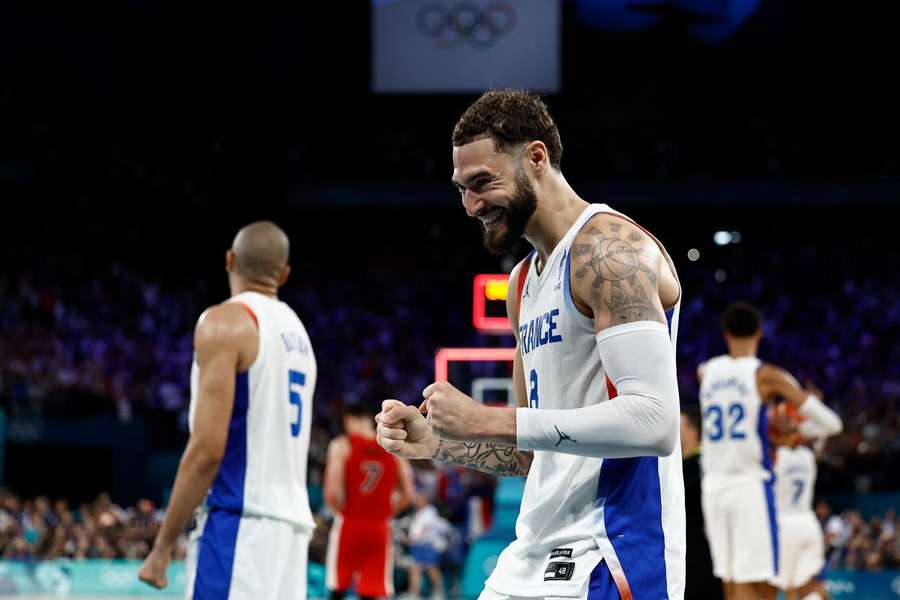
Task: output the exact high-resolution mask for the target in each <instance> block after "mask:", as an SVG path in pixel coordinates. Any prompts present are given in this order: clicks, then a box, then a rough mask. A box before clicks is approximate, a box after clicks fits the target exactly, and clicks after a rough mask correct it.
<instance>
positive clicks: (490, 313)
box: [472, 273, 510, 333]
mask: <svg viewBox="0 0 900 600" xmlns="http://www.w3.org/2000/svg"><path fill="white" fill-rule="evenodd" d="M508 287H509V275H507V274H506V273H502V274H499V275H498V274H485V273H483V274H481V275H476V276H475V280H474V283H473V285H472V325H474V326H475V329H477V330H478V331H481V332H484V333H510V326H509V319H508V318H507V317H506V316H505V313H506V290H507V288H508ZM488 307H491V309H490V310H489V308H488ZM499 315H502V316H499Z"/></svg>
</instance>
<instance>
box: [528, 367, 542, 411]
mask: <svg viewBox="0 0 900 600" xmlns="http://www.w3.org/2000/svg"><path fill="white" fill-rule="evenodd" d="M530 379H531V392H529V394H528V406H529V407H530V408H537V407H538V405H540V403H541V402H540V400H539V399H538V376H537V371H535V370H534V369H532V370H531V377H530Z"/></svg>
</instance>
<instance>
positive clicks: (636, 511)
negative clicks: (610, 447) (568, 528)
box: [597, 401, 669, 599]
mask: <svg viewBox="0 0 900 600" xmlns="http://www.w3.org/2000/svg"><path fill="white" fill-rule="evenodd" d="M613 402H615V401H613ZM597 503H598V504H599V505H602V506H603V521H604V525H605V526H606V536H607V538H608V539H609V541H610V543H611V544H612V547H613V549H614V550H615V552H616V556H617V557H618V559H619V564H620V565H621V567H622V571H623V573H624V575H625V579H626V580H627V581H628V585H629V587H630V589H631V593H632V595H633V596H634V597H635V598H654V599H660V598H668V597H669V590H668V585H667V578H666V542H665V536H664V534H663V527H662V499H661V497H660V485H659V459H658V458H657V457H655V456H643V457H635V458H606V459H603V464H602V465H601V466H600V478H599V481H598V483H597ZM604 562H605V561H604Z"/></svg>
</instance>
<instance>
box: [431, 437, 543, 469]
mask: <svg viewBox="0 0 900 600" xmlns="http://www.w3.org/2000/svg"><path fill="white" fill-rule="evenodd" d="M532 457H533V455H532V453H531V452H523V451H521V450H516V448H515V446H510V445H509V444H495V443H494V442H451V441H448V440H444V439H441V440H439V441H438V447H437V450H435V451H434V454H433V455H432V456H431V458H433V459H435V460H439V461H441V462H444V463H447V464H449V465H455V466H458V467H467V468H469V469H474V470H476V471H481V472H482V473H490V474H491V475H505V476H511V477H515V476H521V477H524V476H525V475H528V469H529V468H530V467H531V460H532Z"/></svg>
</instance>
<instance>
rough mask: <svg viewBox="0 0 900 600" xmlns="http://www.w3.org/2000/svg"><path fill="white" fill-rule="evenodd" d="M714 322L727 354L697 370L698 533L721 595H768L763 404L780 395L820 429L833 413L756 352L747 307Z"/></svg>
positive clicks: (773, 565)
mask: <svg viewBox="0 0 900 600" xmlns="http://www.w3.org/2000/svg"><path fill="white" fill-rule="evenodd" d="M722 329H723V335H724V337H725V343H726V345H727V346H728V354H725V355H722V356H717V357H715V358H712V359H710V360H708V361H706V362H705V363H703V364H702V365H700V367H699V369H698V375H699V377H700V408H701V410H702V411H703V442H702V443H703V453H702V454H701V463H700V464H701V467H702V469H703V480H702V482H701V497H702V505H703V520H704V523H705V524H706V536H707V538H708V540H709V550H710V554H711V555H712V562H713V572H714V573H715V575H716V577H719V578H721V579H722V583H723V586H724V592H725V598H726V600H744V599H747V600H757V599H758V598H770V599H773V600H774V598H775V595H776V589H775V588H774V587H773V586H772V585H770V584H769V581H770V580H772V579H773V578H775V576H776V575H777V574H778V568H779V563H780V561H779V543H778V541H779V535H778V520H777V517H776V503H775V494H774V489H773V484H774V476H773V473H772V456H771V453H770V449H769V427H768V418H767V414H768V413H767V408H768V405H770V404H771V403H773V402H774V400H775V399H776V398H779V397H780V398H782V399H783V400H784V401H785V402H787V403H789V404H791V405H793V406H795V407H798V409H797V410H798V412H799V414H800V415H801V416H802V417H804V418H806V419H808V420H809V421H810V424H811V425H820V426H821V427H822V428H823V429H824V430H825V431H832V430H833V429H834V427H835V424H834V420H835V419H836V418H837V417H836V415H835V414H834V413H833V412H832V411H831V410H830V409H829V408H828V407H826V406H825V405H824V404H823V403H822V402H821V401H820V400H819V399H818V398H817V397H816V396H815V395H814V394H810V393H809V392H807V391H805V390H803V389H801V388H800V385H799V384H798V383H797V380H796V379H794V378H793V377H792V376H791V375H790V373H788V372H787V371H785V370H783V369H781V368H779V367H776V366H774V365H771V364H767V363H763V362H762V361H761V360H760V359H759V358H757V356H756V354H757V351H758V348H759V342H760V340H761V339H762V334H763V331H762V317H761V316H760V314H759V311H758V310H757V309H756V308H755V307H753V306H751V305H749V304H746V303H744V302H735V303H734V304H732V305H731V306H729V307H728V308H727V310H726V311H725V312H724V313H723V314H722ZM837 421H838V424H839V423H840V419H838V420H837Z"/></svg>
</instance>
